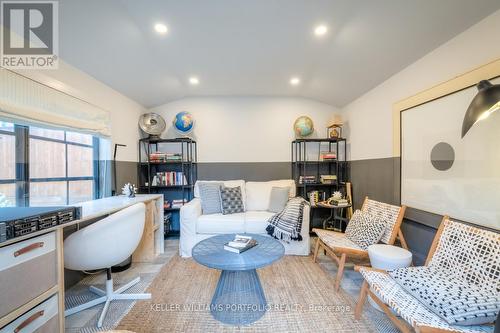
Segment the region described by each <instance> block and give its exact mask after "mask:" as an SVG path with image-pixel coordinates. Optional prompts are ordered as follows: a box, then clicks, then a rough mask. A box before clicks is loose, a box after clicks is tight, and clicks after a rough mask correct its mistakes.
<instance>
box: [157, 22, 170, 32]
mask: <svg viewBox="0 0 500 333" xmlns="http://www.w3.org/2000/svg"><path fill="white" fill-rule="evenodd" d="M155 30H156V32H157V33H159V34H162V35H164V34H166V33H167V32H168V28H167V26H166V25H165V24H163V23H156V24H155Z"/></svg>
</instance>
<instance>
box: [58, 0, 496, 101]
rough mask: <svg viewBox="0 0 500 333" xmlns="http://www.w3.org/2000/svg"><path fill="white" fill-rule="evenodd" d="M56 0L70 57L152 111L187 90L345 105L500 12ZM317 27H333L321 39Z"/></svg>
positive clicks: (419, 2) (278, 2) (441, 0)
mask: <svg viewBox="0 0 500 333" xmlns="http://www.w3.org/2000/svg"><path fill="white" fill-rule="evenodd" d="M59 3H60V5H59V6H60V7H59V11H60V14H59V17H60V23H59V24H60V28H59V35H60V56H61V58H62V59H63V60H64V61H66V62H67V63H69V64H71V65H73V66H75V67H77V68H79V69H80V70H83V71H84V72H86V73H88V74H90V75H92V76H93V77H95V78H96V79H98V80H100V81H102V82H104V83H105V84H107V85H109V86H110V87H112V88H114V89H115V90H117V91H119V92H121V93H122V94H124V95H126V96H128V97H130V98H132V99H134V100H136V101H137V102H139V103H140V104H142V105H143V106H145V107H153V106H157V105H160V104H163V103H166V102H169V101H172V100H176V99H179V98H183V97H190V96H295V97H305V98H311V99H315V100H318V101H322V102H326V103H329V104H331V105H334V106H337V107H342V106H344V105H346V104H347V103H349V102H351V101H352V100H354V99H355V98H357V97H359V96H360V95H362V94H363V93H365V92H367V91H368V90H370V89H371V88H373V87H375V86H376V85H377V84H379V83H381V82H382V81H384V80H385V79H387V78H389V77H390V76H391V75H393V74H395V73H397V72H398V71H400V70H401V69H403V68H404V67H406V66H408V65H409V64H411V63H412V62H414V61H415V60H417V59H419V58H420V57H422V56H423V55H425V54H427V53H428V52H430V51H431V50H433V49H435V48H436V47H438V46H439V45H441V44H443V43H444V42H446V41H447V40H449V39H451V38H452V37H453V36H455V35H457V34H459V33H460V32H462V31H464V30H465V29H467V28H468V27H470V26H471V25H473V24H474V23H476V22H478V21H480V20H481V19H482V18H484V17H486V16H487V15H488V14H490V13H492V12H494V11H496V10H497V9H499V8H500V1H498V0H474V1H471V0H377V1H373V0H363V1H362V0H331V1H327V0H251V1H250V0H205V1H197V0H182V1H181V0H148V1H137V0H107V1H102V0H85V1H83V0H62V1H60V2H59ZM157 22H163V23H165V24H166V25H167V26H168V29H169V31H168V33H167V34H166V35H159V34H158V33H156V32H155V30H154V28H153V27H154V25H155V23H157ZM318 24H325V25H327V26H328V28H329V30H328V33H327V34H326V35H324V36H322V37H321V38H318V37H316V36H315V35H314V33H313V29H314V27H315V26H316V25H318ZM193 75H194V76H197V77H198V78H199V80H200V83H199V84H198V85H197V86H192V85H190V83H189V80H188V79H189V77H190V76H193ZM292 76H297V77H300V80H301V82H300V84H299V85H297V86H292V85H290V83H289V81H290V78H291V77H292Z"/></svg>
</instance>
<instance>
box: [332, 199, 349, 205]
mask: <svg viewBox="0 0 500 333" xmlns="http://www.w3.org/2000/svg"><path fill="white" fill-rule="evenodd" d="M330 203H331V204H332V205H334V206H348V205H349V201H348V200H347V199H333V200H332V201H331V202H330Z"/></svg>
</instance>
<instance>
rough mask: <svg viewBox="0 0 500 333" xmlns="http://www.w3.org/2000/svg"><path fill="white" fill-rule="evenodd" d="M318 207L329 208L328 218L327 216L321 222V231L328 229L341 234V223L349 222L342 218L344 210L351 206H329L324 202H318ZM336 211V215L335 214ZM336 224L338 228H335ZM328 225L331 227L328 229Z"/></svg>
mask: <svg viewBox="0 0 500 333" xmlns="http://www.w3.org/2000/svg"><path fill="white" fill-rule="evenodd" d="M318 206H319V207H324V208H330V216H328V217H327V218H326V219H325V220H323V229H329V230H334V231H338V232H341V231H342V222H345V223H346V224H347V223H348V222H349V219H347V218H345V217H343V215H344V209H345V208H349V207H351V206H352V205H351V204H349V205H342V206H337V205H330V204H328V203H326V201H322V202H318ZM337 211H338V213H337ZM337 222H339V227H338V228H337ZM328 225H332V227H331V228H328Z"/></svg>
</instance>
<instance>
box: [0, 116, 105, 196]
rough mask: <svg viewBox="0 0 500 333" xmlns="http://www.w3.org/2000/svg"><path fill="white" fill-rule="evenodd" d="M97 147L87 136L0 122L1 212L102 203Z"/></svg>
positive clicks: (97, 142)
mask: <svg viewBox="0 0 500 333" xmlns="http://www.w3.org/2000/svg"><path fill="white" fill-rule="evenodd" d="M98 146H99V140H98V139H97V138H94V137H92V136H91V135H87V134H80V133H75V132H69V131H63V130H53V129H46V128H39V127H33V126H30V127H26V126H19V125H12V124H9V123H1V122H0V158H1V160H0V168H1V169H0V206H1V205H3V206H15V205H17V206H28V205H29V206H57V205H70V204H75V203H78V202H82V201H87V200H91V199H93V198H96V197H98V193H97V192H98V188H99V187H98V177H97V175H98V163H97V160H98ZM16 165H17V167H16Z"/></svg>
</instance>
